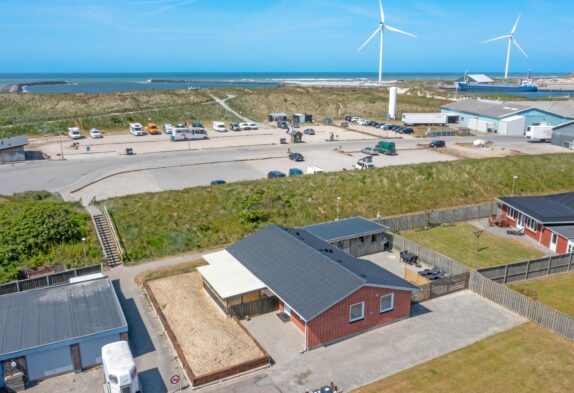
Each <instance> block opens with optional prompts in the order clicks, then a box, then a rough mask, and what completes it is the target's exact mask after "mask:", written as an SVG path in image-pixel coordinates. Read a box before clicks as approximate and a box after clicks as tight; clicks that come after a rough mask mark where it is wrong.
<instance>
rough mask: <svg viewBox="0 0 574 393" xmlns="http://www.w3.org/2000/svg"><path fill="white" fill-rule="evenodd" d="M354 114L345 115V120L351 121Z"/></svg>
mask: <svg viewBox="0 0 574 393" xmlns="http://www.w3.org/2000/svg"><path fill="white" fill-rule="evenodd" d="M354 117H355V116H345V121H353V118H354Z"/></svg>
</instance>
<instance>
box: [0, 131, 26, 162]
mask: <svg viewBox="0 0 574 393" xmlns="http://www.w3.org/2000/svg"><path fill="white" fill-rule="evenodd" d="M27 144H28V137H27V136H26V135H20V136H15V137H12V138H3V139H0V163H2V162H15V161H25V160H26V152H25V151H24V146H26V145H27Z"/></svg>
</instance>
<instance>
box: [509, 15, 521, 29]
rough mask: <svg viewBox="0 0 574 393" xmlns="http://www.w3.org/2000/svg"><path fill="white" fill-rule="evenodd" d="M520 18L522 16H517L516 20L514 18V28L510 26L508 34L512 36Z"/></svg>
mask: <svg viewBox="0 0 574 393" xmlns="http://www.w3.org/2000/svg"><path fill="white" fill-rule="evenodd" d="M520 16H522V14H518V18H516V22H514V26H512V30H511V31H510V34H514V32H515V31H516V28H517V27H518V22H519V21H520Z"/></svg>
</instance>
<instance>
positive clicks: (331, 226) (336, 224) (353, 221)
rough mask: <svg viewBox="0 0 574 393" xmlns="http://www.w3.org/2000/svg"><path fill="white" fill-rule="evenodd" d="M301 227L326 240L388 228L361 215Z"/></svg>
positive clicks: (379, 231)
mask: <svg viewBox="0 0 574 393" xmlns="http://www.w3.org/2000/svg"><path fill="white" fill-rule="evenodd" d="M302 229H304V230H306V231H307V232H310V233H312V234H313V235H315V236H317V237H318V238H319V239H323V240H325V241H327V242H333V241H337V240H345V239H351V238H355V237H359V236H368V235H373V234H375V233H383V232H386V231H387V230H388V229H389V228H388V227H386V226H384V225H381V224H377V223H376V222H373V221H371V220H367V219H366V218H363V217H353V218H347V219H344V220H339V221H331V222H326V223H322V224H316V225H309V226H306V227H303V228H302Z"/></svg>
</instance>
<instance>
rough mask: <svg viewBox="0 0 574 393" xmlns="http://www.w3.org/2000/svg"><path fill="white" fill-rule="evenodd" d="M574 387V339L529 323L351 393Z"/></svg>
mask: <svg viewBox="0 0 574 393" xmlns="http://www.w3.org/2000/svg"><path fill="white" fill-rule="evenodd" d="M572 386H574V343H572V341H569V340H568V339H566V338H563V337H561V336H559V335H557V334H555V333H553V332H551V331H549V330H546V329H544V328H542V327H540V326H537V325H534V324H533V323H527V324H524V325H521V326H518V327H515V328H513V329H511V330H507V331H506V332H502V333H498V334H496V335H494V336H491V337H488V338H486V339H484V340H482V341H479V342H477V343H474V344H472V345H469V346H467V347H465V348H462V349H460V350H458V351H454V352H451V353H449V354H447V355H444V356H441V357H438V358H436V359H433V360H431V361H429V362H426V363H423V364H421V365H419V366H415V367H413V368H410V369H408V370H405V371H403V372H400V373H398V374H395V375H392V376H390V377H388V378H385V379H382V380H380V381H378V382H375V383H373V384H370V385H367V386H363V387H361V388H358V389H355V390H353V391H352V393H379V392H385V393H416V392H506V393H514V392H516V393H530V392H531V393H538V392H556V393H558V392H568V391H571V390H572Z"/></svg>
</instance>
